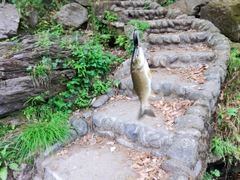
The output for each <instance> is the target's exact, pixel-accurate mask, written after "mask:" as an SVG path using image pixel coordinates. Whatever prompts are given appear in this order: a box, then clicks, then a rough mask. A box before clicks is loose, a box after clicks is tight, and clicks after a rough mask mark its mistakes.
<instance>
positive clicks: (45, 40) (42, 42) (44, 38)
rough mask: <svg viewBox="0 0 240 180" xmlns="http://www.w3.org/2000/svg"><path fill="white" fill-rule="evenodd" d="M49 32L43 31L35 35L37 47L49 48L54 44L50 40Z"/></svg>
mask: <svg viewBox="0 0 240 180" xmlns="http://www.w3.org/2000/svg"><path fill="white" fill-rule="evenodd" d="M50 35H51V34H50V32H49V31H43V32H41V33H38V34H37V39H38V41H37V43H36V46H37V47H45V48H49V47H50V46H51V45H53V44H54V43H53V42H52V41H51V40H50Z"/></svg>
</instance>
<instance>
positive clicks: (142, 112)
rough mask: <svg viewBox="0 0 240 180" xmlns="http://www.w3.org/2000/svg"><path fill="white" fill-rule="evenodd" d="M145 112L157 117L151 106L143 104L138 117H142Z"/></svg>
mask: <svg viewBox="0 0 240 180" xmlns="http://www.w3.org/2000/svg"><path fill="white" fill-rule="evenodd" d="M145 114H146V115H148V116H151V117H156V116H155V114H154V112H153V110H152V109H151V107H150V106H144V105H142V106H141V109H140V112H139V116H138V119H141V118H142V117H143V116H144V115H145Z"/></svg>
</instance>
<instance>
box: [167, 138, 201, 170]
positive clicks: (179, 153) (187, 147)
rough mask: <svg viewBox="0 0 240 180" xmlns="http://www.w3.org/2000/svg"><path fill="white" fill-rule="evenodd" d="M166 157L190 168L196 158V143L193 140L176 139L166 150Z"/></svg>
mask: <svg viewBox="0 0 240 180" xmlns="http://www.w3.org/2000/svg"><path fill="white" fill-rule="evenodd" d="M167 156H168V157H170V158H173V159H176V160H179V161H180V162H182V163H184V165H185V166H187V167H189V168H191V167H192V166H194V165H195V164H196V161H197V158H198V142H197V141H196V140H195V139H193V138H187V137H184V138H178V139H177V140H176V141H175V142H174V143H173V145H172V146H170V148H169V149H168V151H167Z"/></svg>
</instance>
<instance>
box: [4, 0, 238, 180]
mask: <svg viewBox="0 0 240 180" xmlns="http://www.w3.org/2000/svg"><path fill="white" fill-rule="evenodd" d="M175 1H176V0H168V1H167V3H165V4H163V5H169V4H171V3H173V2H175ZM12 2H13V3H15V4H16V6H17V8H18V10H19V12H20V15H21V24H20V28H21V29H22V30H24V31H26V32H34V33H35V35H36V36H37V39H38V42H37V44H36V47H37V48H45V49H48V50H49V48H50V47H51V46H52V45H53V44H54V41H53V40H54V39H58V40H59V42H60V46H61V48H62V49H64V50H70V51H71V52H72V54H71V56H69V58H66V59H64V60H63V59H52V58H51V57H50V54H46V56H43V57H42V60H41V61H40V62H39V63H37V64H35V65H33V66H29V67H28V68H27V69H26V70H27V72H28V73H29V75H31V77H32V79H33V81H34V83H35V86H48V85H49V84H50V80H51V72H52V70H53V69H56V68H57V67H59V66H61V68H62V69H65V68H71V69H74V70H75V71H76V74H77V75H76V77H74V78H73V79H71V80H69V82H68V83H67V87H66V88H67V89H66V91H64V92H62V93H59V94H57V95H55V96H54V97H52V98H50V99H49V98H48V97H49V94H50V93H51V92H48V91H47V92H44V93H42V94H40V95H39V96H36V97H31V98H29V99H28V100H27V101H26V104H30V106H28V107H27V108H26V109H25V110H24V111H23V114H24V116H25V119H26V120H25V121H24V124H25V125H24V126H23V127H15V126H14V125H3V126H0V180H5V179H6V178H7V173H8V170H10V169H11V170H18V163H21V162H23V161H25V162H26V161H27V162H31V161H32V159H33V158H34V157H35V156H36V155H38V154H39V153H41V152H43V151H44V150H45V149H46V148H47V147H48V146H51V145H53V144H54V143H56V142H59V141H60V142H63V141H64V140H65V139H66V138H68V137H69V129H70V128H71V127H70V125H69V123H68V121H67V119H68V117H69V115H70V113H71V112H72V111H73V110H75V109H79V108H88V107H89V106H90V104H91V102H92V99H93V98H94V97H95V96H98V95H100V94H103V93H105V92H107V91H108V89H109V87H111V86H112V85H113V82H111V80H110V79H109V78H108V75H109V74H110V73H111V71H112V69H113V68H114V67H115V66H116V64H119V63H120V62H122V60H123V59H122V58H117V57H116V56H114V55H112V54H111V53H110V52H105V51H104V48H103V47H106V46H108V45H109V44H110V42H111V41H113V42H114V43H113V44H114V45H115V46H117V47H118V48H121V49H122V50H126V51H127V52H128V55H130V53H131V52H132V49H133V44H132V42H131V41H129V37H127V36H125V35H119V36H117V35H116V32H115V31H114V30H113V29H111V28H110V27H109V26H108V25H106V24H103V23H102V22H100V21H99V20H97V19H96V18H94V17H93V13H92V12H91V10H90V9H89V19H90V21H91V25H92V27H93V35H92V36H90V40H89V42H88V43H85V44H84V45H80V44H79V43H78V37H79V36H80V35H81V33H82V32H73V30H72V29H68V30H65V29H64V27H63V26H62V25H61V24H56V23H55V22H54V20H53V18H52V17H54V13H55V12H56V11H57V10H59V8H60V7H61V6H62V5H64V4H65V3H67V0H64V1H59V0H52V3H51V4H48V5H46V4H44V3H43V1H42V0H22V1H18V0H12ZM144 8H145V9H149V8H150V5H149V3H148V2H146V3H144ZM34 10H36V11H38V18H39V22H38V24H37V25H36V27H35V31H32V29H34V28H33V27H31V26H30V24H28V23H27V22H28V21H27V18H29V16H30V13H31V12H32V11H34ZM104 18H105V20H107V21H108V22H115V21H117V20H118V18H117V15H116V14H113V13H111V12H110V11H105V17H104ZM128 24H129V25H132V26H135V27H136V28H137V29H138V30H139V33H140V38H141V37H142V34H143V32H144V31H145V30H147V29H148V28H149V27H150V26H149V24H148V23H147V22H144V21H140V20H132V21H130V22H129V23H128ZM66 34H71V35H74V36H75V39H72V40H70V41H69V40H67V39H66V38H64V37H63V35H66ZM12 40H13V41H17V39H12ZM13 50H14V49H13ZM16 50H20V47H17V49H16ZM239 68H240V52H239V50H237V49H236V48H232V50H231V59H230V61H229V66H228V74H227V80H226V84H225V86H224V88H223V90H222V96H221V97H222V98H221V102H220V104H219V108H218V109H217V113H216V114H217V115H216V118H217V121H216V122H214V123H213V126H214V127H216V129H215V131H216V135H215V137H214V138H213V141H212V148H211V152H212V153H213V154H217V155H219V156H220V157H221V158H222V159H223V161H224V162H225V163H226V164H227V165H228V166H233V165H234V164H235V163H236V162H237V160H240V148H239V147H240V146H239V143H240V136H239V127H240V126H239V123H240V119H239V101H240V93H239V87H240V86H239V85H240V84H239V83H240V80H239V79H238V78H237V77H239V72H240V69H239ZM69 99H71V101H70V100H69ZM220 175H221V174H220V170H218V169H213V170H210V171H209V172H207V173H206V174H205V175H204V179H205V180H210V179H217V178H218V177H220Z"/></svg>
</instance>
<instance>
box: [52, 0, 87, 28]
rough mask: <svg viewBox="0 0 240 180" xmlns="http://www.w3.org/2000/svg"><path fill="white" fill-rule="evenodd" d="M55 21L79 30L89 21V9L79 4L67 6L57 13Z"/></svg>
mask: <svg viewBox="0 0 240 180" xmlns="http://www.w3.org/2000/svg"><path fill="white" fill-rule="evenodd" d="M55 20H56V21H57V23H59V24H63V25H65V26H68V27H74V28H79V27H80V26H81V25H82V24H83V23H84V22H86V21H87V20H88V13H87V9H86V8H84V7H83V6H81V5H80V4H78V3H70V4H67V5H65V6H63V7H62V8H61V9H60V11H58V12H57V13H56V16H55Z"/></svg>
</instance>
